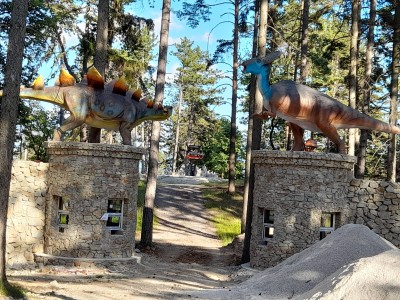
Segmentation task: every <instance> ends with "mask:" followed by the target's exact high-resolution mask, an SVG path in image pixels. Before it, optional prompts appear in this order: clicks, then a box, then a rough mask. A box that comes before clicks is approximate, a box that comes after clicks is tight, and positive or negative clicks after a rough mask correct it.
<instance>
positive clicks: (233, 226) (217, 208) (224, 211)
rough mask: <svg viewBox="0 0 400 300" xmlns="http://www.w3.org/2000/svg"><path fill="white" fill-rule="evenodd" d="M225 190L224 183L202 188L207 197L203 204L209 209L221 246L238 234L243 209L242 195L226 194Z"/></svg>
mask: <svg viewBox="0 0 400 300" xmlns="http://www.w3.org/2000/svg"><path fill="white" fill-rule="evenodd" d="M226 190H227V188H226V184H225V186H219V185H218V186H213V187H210V188H207V189H205V190H203V196H204V197H205V198H206V199H207V201H206V202H205V204H204V205H205V207H206V208H208V209H209V210H210V211H211V214H212V216H213V217H212V221H213V222H214V224H215V227H216V229H217V235H218V238H219V239H220V240H221V242H222V245H223V246H226V245H228V244H229V243H231V242H232V241H233V239H234V238H235V237H236V236H237V235H239V234H240V230H241V218H242V209H243V195H242V194H241V193H234V194H233V195H228V194H227V193H226Z"/></svg>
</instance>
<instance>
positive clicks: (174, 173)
mask: <svg viewBox="0 0 400 300" xmlns="http://www.w3.org/2000/svg"><path fill="white" fill-rule="evenodd" d="M182 94H183V92H182V87H179V100H178V113H177V120H176V130H175V146H174V157H173V161H172V174H173V175H176V174H177V173H178V170H177V164H178V162H177V161H178V151H179V130H180V122H181V104H182Z"/></svg>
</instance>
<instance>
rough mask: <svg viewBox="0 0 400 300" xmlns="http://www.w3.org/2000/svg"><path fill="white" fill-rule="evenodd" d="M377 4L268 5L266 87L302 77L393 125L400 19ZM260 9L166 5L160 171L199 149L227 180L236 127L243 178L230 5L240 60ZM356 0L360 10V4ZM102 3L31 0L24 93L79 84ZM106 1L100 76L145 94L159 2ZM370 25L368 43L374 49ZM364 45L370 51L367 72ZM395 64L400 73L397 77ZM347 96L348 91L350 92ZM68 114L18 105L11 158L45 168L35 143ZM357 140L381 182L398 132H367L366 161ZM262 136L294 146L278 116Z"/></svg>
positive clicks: (241, 87) (243, 116)
mask: <svg viewBox="0 0 400 300" xmlns="http://www.w3.org/2000/svg"><path fill="white" fill-rule="evenodd" d="M373 2H374V1H335V2H334V1H307V0H306V1H270V3H269V9H268V12H269V17H268V27H267V29H266V32H267V45H266V50H267V52H270V51H273V50H275V49H277V48H279V47H282V46H284V48H285V52H286V54H285V56H283V57H281V59H280V60H278V61H276V62H275V63H274V69H273V72H272V76H271V82H276V81H278V80H282V79H292V80H295V81H299V82H303V83H305V84H307V85H309V86H311V87H313V88H316V89H318V90H320V91H322V92H324V93H326V94H328V95H329V96H331V97H333V98H335V99H337V100H339V101H342V102H343V103H346V104H349V103H350V102H351V101H350V100H352V99H351V98H352V97H354V96H355V100H354V101H353V102H354V104H353V105H355V107H356V108H357V109H359V110H361V111H363V112H365V113H368V114H371V115H373V116H374V117H376V118H379V119H382V120H384V121H389V113H390V112H391V113H392V115H393V116H394V117H392V119H391V120H390V121H391V122H393V120H395V121H394V122H397V103H393V101H392V103H391V100H392V99H393V96H395V97H396V101H397V97H398V93H397V92H395V95H393V93H394V92H393V88H394V86H393V80H394V79H396V77H397V78H398V68H399V65H400V63H399V61H398V56H397V58H396V59H397V62H396V59H395V60H394V59H393V57H395V56H394V53H393V49H394V48H395V47H394V44H393V41H394V40H395V37H396V35H395V32H396V28H397V31H398V27H399V25H398V22H399V18H396V17H395V12H396V9H397V10H398V7H397V6H398V4H397V6H396V3H397V2H393V1H378V2H376V3H375V2H374V3H375V4H374V6H372V3H373ZM256 3H258V1H226V2H222V1H203V0H196V1H192V2H181V1H174V2H172V11H173V13H172V21H171V28H170V41H169V44H170V45H169V46H170V47H169V53H168V66H169V67H168V71H167V72H168V73H169V75H168V77H167V86H166V93H165V98H164V103H165V104H169V105H173V106H174V108H175V112H174V115H173V116H172V117H171V118H170V120H168V121H166V122H163V123H162V131H161V151H160V158H159V162H160V169H159V171H160V173H176V172H177V171H178V170H179V169H183V168H184V167H185V165H186V166H187V163H188V162H187V160H185V155H186V152H187V150H188V146H189V145H196V146H199V149H200V150H199V151H201V152H203V153H204V155H205V156H204V159H203V160H202V161H199V162H198V164H199V166H202V165H203V164H204V165H205V166H206V167H207V169H208V170H209V171H211V172H215V173H216V174H218V175H219V176H221V177H224V178H227V177H228V173H229V166H228V160H229V154H230V143H231V141H232V131H235V145H234V149H235V151H234V152H235V178H240V177H243V176H244V163H245V151H246V149H245V148H246V145H245V144H246V138H247V123H248V120H249V117H248V116H249V114H248V112H249V92H248V89H249V83H250V77H249V76H247V75H244V74H242V73H241V72H240V69H239V70H238V91H237V97H238V100H239V101H238V105H234V107H232V105H231V103H232V95H233V91H232V89H233V85H234V84H233V81H234V78H233V77H234V76H233V65H234V58H233V57H232V55H233V48H234V39H233V37H234V29H235V20H234V11H235V10H234V9H235V5H238V11H239V20H238V22H237V23H236V27H238V28H237V31H238V33H239V36H238V41H239V43H238V48H239V51H238V58H237V61H238V62H239V63H240V62H241V61H243V60H245V59H247V58H250V57H251V56H252V55H253V54H252V47H253V34H254V31H253V29H254V26H255V25H254V24H255V23H254V20H255V10H254V8H255V4H256ZM355 3H356V4H358V6H357V7H356V8H355V5H354V4H355ZM97 4H98V3H97V1H90V0H89V1H74V0H67V1H65V0H58V1H40V0H35V1H30V6H29V15H28V20H27V21H28V22H27V36H26V38H25V43H26V45H25V59H24V66H23V78H22V81H23V83H24V84H25V85H26V86H29V85H30V84H31V83H32V82H33V80H34V78H36V77H37V75H39V74H40V73H41V72H43V71H44V70H45V72H44V73H45V74H43V75H44V77H45V79H46V80H47V83H48V84H50V85H51V84H53V82H54V78H55V77H56V76H58V72H59V69H60V68H65V69H67V70H68V71H69V72H70V73H71V74H73V76H74V77H75V78H76V80H77V81H80V79H81V78H82V76H83V75H84V73H85V72H86V70H87V69H88V67H90V66H91V65H92V64H93V57H94V49H95V48H94V45H95V37H96V25H97ZM10 5H11V2H10V1H2V3H1V4H0V26H1V31H0V39H1V43H0V84H1V83H2V82H3V81H4V80H3V78H4V66H5V52H6V49H7V42H8V36H7V34H8V31H7V28H8V27H7V24H8V22H9V20H10ZM109 5H110V19H109V39H108V44H109V51H108V65H107V68H106V80H107V81H108V80H112V79H114V78H117V77H124V78H125V79H126V80H127V81H128V83H129V84H130V86H131V88H133V89H138V88H140V89H142V90H143V91H144V92H145V93H146V94H147V95H149V96H150V97H152V96H154V88H155V79H154V74H155V60H154V58H155V51H154V49H156V46H157V45H156V44H157V40H158V39H157V37H156V35H157V33H158V30H157V29H155V24H157V23H158V22H157V20H158V18H159V14H154V15H153V13H154V12H157V11H161V1H150V2H140V1H126V0H125V1H124V0H115V1H110V2H109ZM357 11H358V12H357ZM306 12H307V14H306ZM371 17H372V19H371ZM305 20H307V22H305ZM355 24H356V25H357V26H355ZM371 27H372V28H373V30H372V47H371V44H369V41H370V37H369V36H370V35H371ZM191 28H193V29H191ZM354 28H356V29H357V33H356V36H355V32H354ZM305 31H306V35H304V33H305ZM354 38H355V41H356V50H355V54H354V46H352V45H354V43H353V44H352V39H353V42H354ZM305 42H306V43H305ZM305 44H306V45H305ZM304 47H306V50H305V51H304ZM371 48H372V53H373V55H372V60H371V62H370V66H368V59H367V57H368V51H370V50H371ZM352 51H353V52H352ZM354 57H355V63H354ZM393 66H394V67H393ZM369 68H370V71H369V73H368V70H369ZM396 69H397V75H396V74H394V73H393V70H394V71H395V70H396ZM396 86H397V87H398V82H397V84H396ZM352 90H354V91H355V92H354V93H353V96H352V95H351V91H352ZM366 99H367V100H366ZM234 110H236V111H235V113H234V114H236V112H239V114H238V118H237V119H238V120H237V121H238V122H237V121H236V117H235V118H232V115H233V114H232V112H233V111H234ZM63 118H65V115H64V113H63V112H62V111H60V110H59V108H58V107H49V106H45V107H43V106H41V105H39V103H38V102H33V101H32V102H30V101H24V102H22V101H21V102H20V104H19V114H18V126H17V135H16V136H17V140H16V142H15V156H16V157H24V156H27V157H28V158H29V159H33V160H43V161H45V160H46V159H47V158H46V154H45V151H44V149H43V146H42V143H43V141H45V140H48V139H51V138H52V132H53V129H54V127H55V126H57V123H59V122H60V121H62V119H63ZM236 123H238V124H236ZM232 124H234V126H232ZM150 127H151V126H150V125H149V124H148V123H144V124H143V125H141V126H140V127H139V128H137V130H135V132H134V133H133V134H134V135H135V138H136V145H137V146H143V147H145V148H148V147H147V145H148V143H149V136H150ZM272 127H274V130H272ZM81 131H84V129H83V128H82V129H81ZM341 135H342V137H343V138H344V139H346V140H351V133H349V132H348V131H345V130H344V131H343V132H342V133H341ZM359 136H360V134H359V133H358V134H357V133H356V138H355V142H354V143H355V150H354V151H355V152H354V154H359V153H361V155H362V156H363V157H364V158H365V160H366V164H365V166H366V168H365V172H364V173H365V175H366V176H368V177H370V178H375V179H383V178H388V176H389V175H390V174H388V173H389V172H390V171H388V169H390V167H389V165H391V166H393V164H395V162H396V160H397V159H396V157H395V156H394V158H395V159H394V162H393V154H391V153H396V143H397V142H395V143H394V144H393V139H394V138H395V137H393V136H390V135H388V134H384V133H379V132H368V133H367V135H366V137H367V139H366V140H367V146H366V147H364V149H365V154H363V153H364V152H362V149H361V150H359V149H360V147H359ZM261 137H262V138H261V146H260V148H261V149H282V150H284V149H289V148H290V146H291V139H290V131H289V129H288V127H287V126H286V124H285V122H284V121H282V120H275V121H274V126H271V121H267V122H264V123H263V125H262V135H261ZM307 137H312V138H314V139H316V140H317V141H318V143H319V148H318V149H317V151H331V150H332V145H331V144H330V142H329V141H328V140H327V139H326V138H324V137H323V136H320V135H318V134H314V133H307ZM68 138H69V139H71V140H82V139H84V134H82V132H72V133H70V135H69V137H68ZM102 139H103V141H104V142H119V136H118V134H117V133H115V132H105V131H104V132H103V137H102ZM271 141H272V142H271ZM349 148H351V146H350V147H349ZM25 150H27V151H25ZM333 151H334V150H333ZM349 151H351V150H349ZM391 156H392V161H391V160H390V159H391ZM145 161H146V160H144V164H143V172H144V173H145V169H146V163H145ZM395 168H396V167H395ZM364 173H362V176H364ZM397 173H398V172H397ZM395 174H396V173H395Z"/></svg>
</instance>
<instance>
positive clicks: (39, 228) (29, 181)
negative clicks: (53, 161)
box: [6, 160, 48, 268]
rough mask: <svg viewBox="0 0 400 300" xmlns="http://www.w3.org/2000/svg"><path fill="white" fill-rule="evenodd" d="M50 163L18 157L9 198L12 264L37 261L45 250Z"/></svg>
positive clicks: (8, 254) (9, 261) (8, 249)
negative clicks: (21, 159) (35, 259)
mask: <svg viewBox="0 0 400 300" xmlns="http://www.w3.org/2000/svg"><path fill="white" fill-rule="evenodd" d="M47 171H48V164H46V163H40V162H39V163H37V162H33V161H20V160H18V161H14V162H13V165H12V172H11V184H10V196H9V200H8V201H9V202H8V220H7V237H6V238H7V246H6V259H7V264H8V266H9V267H14V268H19V267H21V266H26V265H32V264H34V253H37V252H43V247H44V224H45V206H46V204H45V197H46V192H47V184H46V180H47V178H46V176H47Z"/></svg>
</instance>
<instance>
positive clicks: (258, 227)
mask: <svg viewBox="0 0 400 300" xmlns="http://www.w3.org/2000/svg"><path fill="white" fill-rule="evenodd" d="M355 161H356V158H355V157H352V156H347V155H341V154H334V153H316V152H290V151H287V152H282V151H264V150H263V151H254V152H253V162H254V164H255V187H254V205H253V223H252V237H251V247H250V256H251V258H250V264H251V265H252V266H254V267H272V266H275V265H276V264H278V263H279V262H281V261H283V260H284V259H286V258H288V257H289V256H291V255H293V254H294V253H297V252H300V251H302V250H304V249H305V248H307V247H309V246H311V245H312V244H314V243H315V242H316V241H318V240H319V239H320V230H321V227H323V226H322V225H321V221H322V220H321V217H322V216H327V215H328V216H330V217H332V220H333V219H334V222H333V223H334V227H335V228H337V227H340V226H341V225H344V224H346V223H349V220H352V218H353V217H352V216H351V214H352V213H351V209H350V198H349V196H348V195H349V187H350V181H351V180H352V179H353V168H354V163H355ZM269 214H270V216H269ZM328 223H329V222H328ZM263 231H264V232H267V234H263ZM268 232H269V233H271V235H272V237H271V235H268ZM322 234H324V233H322ZM328 259H329V258H328Z"/></svg>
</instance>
